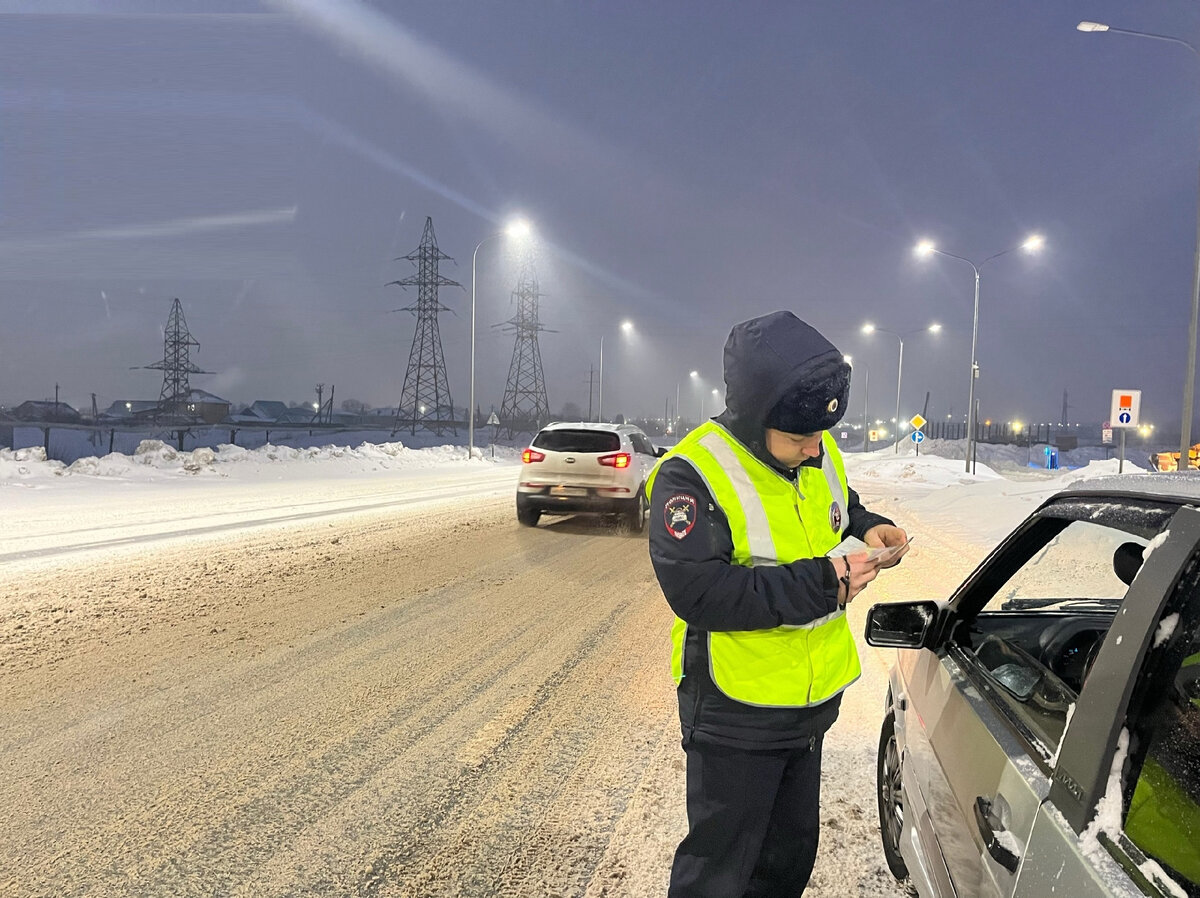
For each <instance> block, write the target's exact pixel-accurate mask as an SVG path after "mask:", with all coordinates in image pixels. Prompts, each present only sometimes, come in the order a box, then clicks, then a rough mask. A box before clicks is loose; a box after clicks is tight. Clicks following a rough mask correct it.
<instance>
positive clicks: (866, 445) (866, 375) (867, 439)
mask: <svg viewBox="0 0 1200 898" xmlns="http://www.w3.org/2000/svg"><path fill="white" fill-rule="evenodd" d="M842 358H843V359H845V361H846V364H847V365H849V366H850V378H851V382H853V378H854V359H853V357H852V356H848V355H844V356H842ZM862 367H863V452H867V451H868V450H869V449H870V445H871V425H870V424H868V423H867V387H869V386H870V385H871V369H870V368H868V367H867V366H866V365H865V364H864V365H863V366H862Z"/></svg>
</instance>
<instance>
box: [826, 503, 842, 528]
mask: <svg viewBox="0 0 1200 898" xmlns="http://www.w3.org/2000/svg"><path fill="white" fill-rule="evenodd" d="M829 526H830V527H832V528H833V529H834V530H835V531H838V532H840V531H841V529H842V506H840V505H838V504H837V501H836V500H834V502H833V504H832V505H830V506H829Z"/></svg>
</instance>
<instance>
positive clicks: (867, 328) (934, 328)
mask: <svg viewBox="0 0 1200 898" xmlns="http://www.w3.org/2000/svg"><path fill="white" fill-rule="evenodd" d="M921 330H923V331H925V332H927V333H930V334H937V333H940V332H941V330H942V326H941V325H940V324H938V323H937V322H936V321H935V322H934V323H933V324H931V325H929V327H926V328H922V329H921ZM876 331H878V332H879V333H881V334H891V335H892V336H893V337H895V338H896V339H897V340H899V341H900V361H899V363H898V364H897V366H896V418H895V421H896V440H895V446H896V451H897V452H899V451H900V430H901V427H900V379H901V378H902V377H903V376H904V338H903V337H902V336H901V335H900V334H898V333H896V332H895V331H889V330H884V329H883V328H881V327H876V326H875V325H873V324H871V322H869V321H868V322H867V323H866V324H864V325H863V326H862V332H863V333H864V334H873V333H875V332H876ZM909 333H912V334H915V333H918V331H909Z"/></svg>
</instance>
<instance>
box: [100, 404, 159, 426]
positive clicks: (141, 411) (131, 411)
mask: <svg viewBox="0 0 1200 898" xmlns="http://www.w3.org/2000/svg"><path fill="white" fill-rule="evenodd" d="M157 411H158V400H157V399H118V400H117V401H116V402H114V403H113V404H112V405H110V406H109V407H108V408H106V409H105V410H104V411H102V412H101V413H100V420H102V421H111V422H117V421H122V422H128V423H133V422H141V421H143V420H147V421H148V420H150V419H151V418H153V417H154V414H155V413H156V412H157Z"/></svg>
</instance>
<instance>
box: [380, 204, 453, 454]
mask: <svg viewBox="0 0 1200 898" xmlns="http://www.w3.org/2000/svg"><path fill="white" fill-rule="evenodd" d="M400 258H403V259H408V260H409V261H410V262H412V263H413V264H414V265H416V266H417V273H416V275H414V276H413V277H407V278H404V280H401V281H391V282H390V283H389V284H388V285H387V286H389V287H391V286H397V287H401V288H404V287H416V288H417V304H416V305H415V306H409V307H407V308H404V309H393V311H396V312H412V313H413V314H415V315H416V316H417V328H416V330H415V331H414V332H413V341H412V348H411V349H410V350H409V352H408V370H407V371H406V372H405V374H404V387H403V389H401V391H400V404H399V405H398V406H397V407H396V430H399V429H400V428H401V427H402V426H403V423H408V425H409V427H410V431H409V432H410V433H416V432H417V424H421V425H422V426H423V427H425V428H426V429H427V430H432V431H433V432H434V433H436V434H438V435H439V436H440V435H441V433H442V431H443V430H444V429H446V428H449V429H451V430H453V431H454V433H455V434H456V435H457V433H458V430H457V428H455V426H454V400H453V399H452V398H451V397H450V384H449V382H448V381H447V380H446V360H445V359H444V358H443V356H442V337H441V333H440V332H439V330H438V318H437V316H438V312H448V311H450V310H449V309H448V308H447V307H446V306H444V305H442V304H441V302H440V301H439V300H438V287H461V286H462V284H460V283H458V281H452V280H450V279H449V278H444V277H442V276H441V275H440V274H438V263H439V262H440V261H441V260H442V259H449V258H450V257H449V256H447V255H446V254H445V253H443V252H442V251H441V250H439V249H438V245H437V237H435V236H434V233H433V219H432V218H430V217H426V219H425V232H424V233H423V234H422V235H421V245H420V246H419V247H417V249H416V251H414V252H411V253H409V254H408V255H407V256H401V257H400ZM452 261H453V260H452ZM468 414H469V411H468ZM394 432H395V431H393V433H394Z"/></svg>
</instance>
